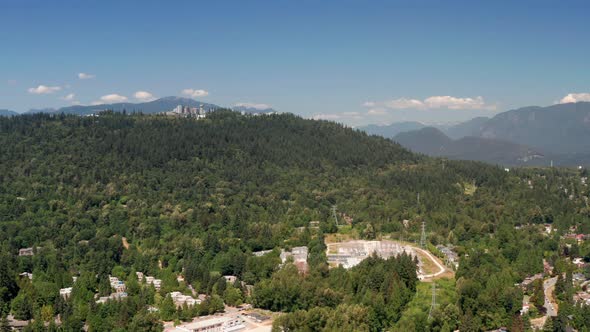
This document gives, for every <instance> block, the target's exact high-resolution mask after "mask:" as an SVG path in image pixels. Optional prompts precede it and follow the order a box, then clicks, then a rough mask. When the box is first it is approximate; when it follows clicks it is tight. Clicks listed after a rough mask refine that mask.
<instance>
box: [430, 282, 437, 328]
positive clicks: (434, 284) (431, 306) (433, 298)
mask: <svg viewBox="0 0 590 332" xmlns="http://www.w3.org/2000/svg"><path fill="white" fill-rule="evenodd" d="M435 306H436V282H434V281H433V282H432V303H431V304H430V311H428V319H430V318H432V311H433V310H434V307H435Z"/></svg>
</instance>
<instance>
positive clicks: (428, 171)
mask: <svg viewBox="0 0 590 332" xmlns="http://www.w3.org/2000/svg"><path fill="white" fill-rule="evenodd" d="M585 172H586V171H585V170H566V169H512V170H510V171H506V170H504V169H503V168H499V167H496V166H491V165H487V164H483V163H477V162H466V161H449V160H444V159H435V158H428V157H425V156H421V155H416V154H413V153H410V152H408V151H407V150H405V149H403V148H402V147H400V146H399V145H398V144H396V143H394V142H392V141H391V140H387V139H384V138H380V137H377V136H368V135H367V134H365V133H363V132H360V131H357V130H354V129H352V128H346V127H343V126H342V125H339V124H335V123H332V122H326V121H313V120H305V119H302V118H300V117H297V116H294V115H289V114H282V115H265V116H253V115H240V114H238V113H234V112H231V111H224V110H221V111H217V112H214V113H211V114H209V115H208V117H207V118H206V119H200V120H196V119H190V118H173V117H166V116H160V115H142V114H133V115H127V114H120V113H108V112H106V113H102V114H101V115H100V116H90V117H79V116H69V115H46V114H45V115H43V114H38V115H27V116H16V117H12V118H2V117H0V249H1V253H0V255H1V257H0V312H1V315H2V316H5V315H6V314H8V313H11V314H12V315H14V317H16V318H18V319H23V320H29V319H33V323H32V324H31V325H30V326H29V327H28V329H31V330H35V331H38V330H48V331H61V330H63V331H79V330H81V329H82V328H83V326H84V325H86V326H87V327H88V328H89V329H90V330H91V331H114V330H117V331H127V330H128V331H148V330H152V331H159V330H161V329H162V325H161V323H160V320H177V321H183V320H189V319H190V318H191V317H194V316H196V315H205V314H209V313H214V312H216V311H220V310H223V303H224V302H225V303H226V304H228V305H238V304H240V303H242V302H249V303H252V304H253V305H254V306H256V307H259V308H264V309H269V310H273V311H282V312H285V313H287V314H283V315H281V316H280V317H279V318H278V319H276V321H275V328H276V329H277V330H281V329H282V330H284V331H353V330H354V331H383V330H392V329H395V330H399V331H411V330H421V331H453V330H455V329H460V330H461V331H480V330H489V329H494V328H498V327H500V326H507V327H509V328H510V330H511V331H525V330H527V329H528V328H529V327H528V324H529V322H528V318H527V317H526V316H521V315H520V309H521V307H522V299H523V292H522V290H521V289H520V288H518V287H516V286H515V284H516V283H519V282H521V281H522V280H523V279H524V278H525V277H526V276H529V275H533V274H536V273H539V272H542V271H543V259H545V260H546V261H548V262H550V263H551V264H552V265H554V266H555V267H556V269H558V270H561V271H564V273H565V272H567V271H568V266H567V264H566V263H565V261H566V258H567V256H568V255H569V256H571V252H569V251H568V250H569V249H571V247H568V248H569V249H568V250H564V247H563V243H561V241H560V236H561V235H563V234H564V233H565V232H566V231H567V230H568V229H569V228H570V227H571V226H577V228H578V230H579V231H580V232H584V233H586V234H588V233H590V209H589V208H588V205H587V200H586V199H585V198H587V197H588V188H587V187H585V186H583V185H582V184H581V183H580V177H581V176H586V174H585ZM418 194H419V195H420V199H419V200H418V199H417V195H418ZM334 205H337V207H338V211H339V213H341V214H342V215H346V216H349V217H350V218H351V222H350V225H346V226H345V227H344V228H342V229H339V228H338V227H337V226H336V225H335V223H334V222H333V219H332V215H331V213H332V212H331V208H332V206H334ZM403 220H409V221H410V222H409V225H407V227H406V226H404V224H403V223H402V221H403ZM423 220H424V221H426V223H427V231H428V238H427V241H428V243H429V244H432V245H437V244H451V245H453V246H455V248H456V251H457V253H458V254H459V256H460V257H461V261H460V265H459V268H458V270H457V271H456V286H455V289H454V290H453V291H454V292H455V293H456V301H453V302H452V303H448V304H447V305H445V307H438V308H436V309H435V313H434V314H433V317H434V318H432V319H427V317H426V316H425V315H426V314H424V315H422V314H419V315H418V316H417V317H415V319H412V320H403V321H402V320H400V319H401V316H402V313H403V312H404V309H405V308H406V306H407V305H408V303H409V302H410V301H411V300H412V298H413V297H414V295H415V294H416V285H417V283H418V280H417V276H416V264H415V262H414V261H413V260H412V259H411V258H410V257H409V256H405V255H402V256H398V257H393V258H390V259H387V260H384V259H381V258H378V257H372V258H369V259H367V260H365V261H363V262H362V263H361V264H359V265H358V266H356V267H354V268H352V269H349V270H345V269H343V268H335V269H328V265H327V262H326V254H325V250H326V247H325V243H324V238H325V237H326V236H329V235H330V234H332V233H336V232H343V231H346V232H348V233H349V234H354V235H355V236H358V237H359V238H363V239H376V238H381V237H382V236H390V237H391V238H394V239H399V238H403V239H404V240H407V241H416V240H418V239H419V238H420V226H421V222H422V221H423ZM311 221H319V225H320V227H319V229H318V230H316V229H311V228H310V227H309V224H310V222H311ZM546 223H548V224H552V225H553V228H554V229H556V232H554V233H552V234H550V235H544V234H542V232H539V231H538V229H539V227H538V225H541V224H546ZM302 245H304V246H308V247H309V250H310V253H309V259H308V260H309V265H310V270H309V273H308V274H305V275H302V274H300V273H298V271H297V269H296V267H295V265H293V264H286V265H281V264H280V263H281V260H280V259H279V250H280V248H284V249H288V248H291V247H294V246H302ZM28 247H31V248H33V249H34V253H35V254H34V255H33V256H24V257H19V255H18V254H19V249H21V248H28ZM575 248H576V250H577V252H576V253H577V254H579V255H582V256H584V257H586V258H587V259H590V247H588V246H587V245H586V246H584V245H581V246H580V247H578V246H576V247H575ZM259 250H273V251H272V252H270V253H269V254H267V255H264V256H261V257H258V256H254V255H252V252H254V251H259ZM23 272H29V273H32V274H33V278H32V280H28V278H22V277H21V276H19V274H21V273H23ZM135 272H142V273H144V274H145V275H151V276H156V277H158V278H160V279H161V280H162V287H161V289H160V290H155V289H154V287H146V286H145V285H142V284H139V283H138V282H137V281H136V277H135V275H136V274H135ZM179 274H182V275H183V276H184V280H183V281H179V280H177V275H179ZM109 275H112V276H117V277H119V278H120V279H121V280H125V281H126V283H127V290H128V293H129V297H128V298H127V299H125V300H124V301H109V302H107V303H105V304H96V302H95V300H94V294H99V295H101V296H102V295H108V294H109V293H110V286H109V280H108V276H109ZM223 275H233V276H237V277H238V281H237V282H235V283H234V284H231V283H226V279H224V278H222V277H221V276H223ZM72 277H77V281H76V282H75V283H74V282H73V280H72ZM244 285H253V287H252V288H248V287H245V286H244ZM64 287H73V290H72V295H71V296H70V297H68V298H67V299H64V298H62V297H61V296H60V295H59V289H61V288H64ZM563 287H565V286H563ZM191 288H192V289H195V290H196V291H197V292H199V293H204V294H208V295H210V296H209V298H208V299H207V301H205V302H203V303H202V304H201V305H199V306H196V307H195V308H180V309H176V308H175V307H174V305H173V304H171V300H170V297H169V296H166V294H167V293H169V292H171V291H181V292H190V289H191ZM564 292H565V291H564ZM570 297H571V296H570ZM563 301H564V303H565V304H564V308H566V309H564V310H560V317H558V318H557V319H555V321H554V322H553V323H552V325H553V327H552V328H554V329H555V330H559V329H560V328H562V327H565V325H568V324H569V325H571V326H573V327H575V328H578V329H581V330H583V329H586V330H587V329H590V318H587V319H584V318H581V319H578V320H575V321H571V320H569V321H566V319H565V318H564V317H563V315H566V314H567V315H573V316H575V317H584V316H587V314H588V309H587V308H583V307H580V306H575V305H573V304H571V300H570V299H569V297H568V296H567V295H564V298H563ZM568 303H570V304H571V305H569V306H568ZM154 307H155V308H158V309H159V310H158V311H154V310H150V308H154ZM562 312H563V314H562ZM58 315H59V317H60V319H59V322H56V321H55V319H54V317H57V316H58ZM43 322H48V323H47V324H44V323H43ZM418 322H422V323H420V324H418ZM404 324H406V325H404ZM0 325H2V324H0Z"/></svg>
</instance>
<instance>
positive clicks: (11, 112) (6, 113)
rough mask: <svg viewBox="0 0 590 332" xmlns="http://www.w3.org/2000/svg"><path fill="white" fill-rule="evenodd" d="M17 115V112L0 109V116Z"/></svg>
mask: <svg viewBox="0 0 590 332" xmlns="http://www.w3.org/2000/svg"><path fill="white" fill-rule="evenodd" d="M14 115H18V113H17V112H15V111H11V110H5V109H0V116H14Z"/></svg>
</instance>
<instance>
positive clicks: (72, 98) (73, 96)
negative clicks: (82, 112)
mask: <svg viewBox="0 0 590 332" xmlns="http://www.w3.org/2000/svg"><path fill="white" fill-rule="evenodd" d="M75 97H76V95H75V94H73V93H70V94H68V95H66V96H64V97H61V99H63V100H67V101H72V100H74V98H75Z"/></svg>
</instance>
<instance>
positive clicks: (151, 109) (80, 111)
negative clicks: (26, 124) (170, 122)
mask: <svg viewBox="0 0 590 332" xmlns="http://www.w3.org/2000/svg"><path fill="white" fill-rule="evenodd" d="M178 105H183V106H190V107H199V106H200V105H202V106H203V108H204V109H205V111H210V110H213V109H217V108H221V107H219V106H217V105H214V104H208V103H203V102H200V101H196V100H194V99H190V98H182V97H164V98H160V99H157V100H154V101H149V102H145V103H115V104H101V105H90V106H84V105H74V106H67V107H62V108H59V109H52V108H49V109H33V110H30V111H28V112H26V113H65V114H77V115H89V114H94V113H98V112H101V111H104V110H112V111H115V112H122V111H123V110H125V111H127V112H130V113H131V112H142V113H146V114H150V113H160V112H166V111H171V110H172V109H173V108H175V107H176V106H178Z"/></svg>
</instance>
